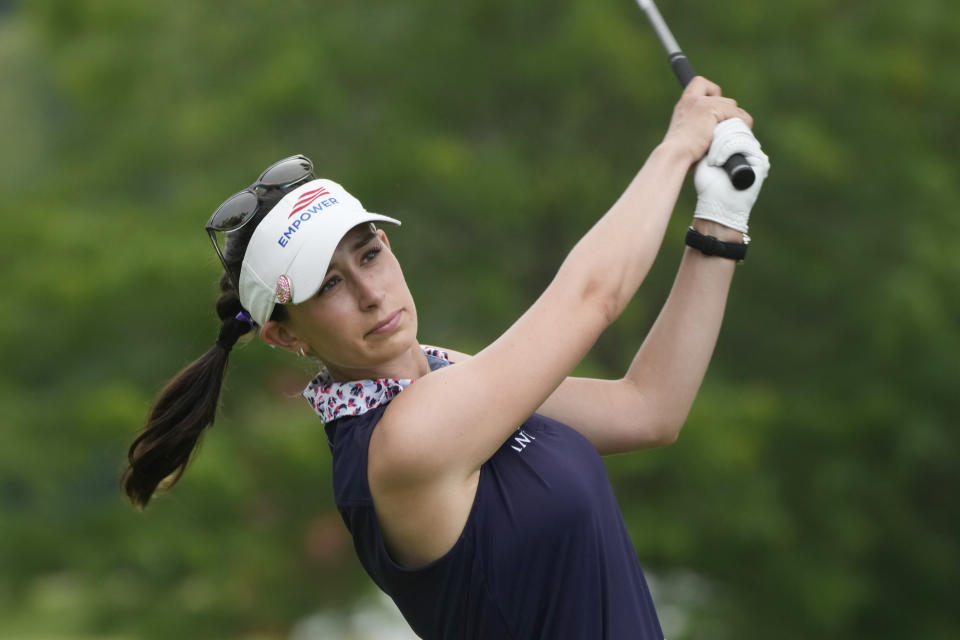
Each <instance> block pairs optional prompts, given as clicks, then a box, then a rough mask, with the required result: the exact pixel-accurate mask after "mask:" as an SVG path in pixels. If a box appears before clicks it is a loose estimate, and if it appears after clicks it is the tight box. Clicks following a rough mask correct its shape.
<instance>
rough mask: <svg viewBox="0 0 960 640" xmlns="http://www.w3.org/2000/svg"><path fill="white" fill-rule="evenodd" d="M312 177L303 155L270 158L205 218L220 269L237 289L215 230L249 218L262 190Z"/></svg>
mask: <svg viewBox="0 0 960 640" xmlns="http://www.w3.org/2000/svg"><path fill="white" fill-rule="evenodd" d="M313 177H314V176H313V162H311V161H310V158H308V157H307V156H304V155H300V154H297V155H295V156H290V157H289V158H284V159H283V160H280V161H278V162H274V163H273V164H272V165H270V166H269V167H267V169H266V170H265V171H264V172H263V173H261V174H260V177H259V178H257V180H256V181H255V182H254V183H253V184H251V185H250V186H249V187H247V188H246V189H244V190H243V191H240V192H238V193H235V194H233V195H232V196H230V197H229V198H227V199H226V200H224V201H223V204H221V205H220V206H219V207H217V210H216V211H214V212H213V215H212V216H210V219H209V220H207V224H206V226H205V228H206V230H207V235H209V236H210V242H212V243H213V248H214V249H216V251H217V256H218V257H219V258H220V262H221V264H223V270H224V271H226V272H227V273H228V274H229V275H230V279H231V280H233V281H234V282H233V286H234V287H235V289H236V291H237V293H240V283H239V282H237V281H236V280H235V279H234V277H233V274H232V273H230V269H229V268H228V267H227V261H226V259H225V258H224V257H223V251H224V250H223V248H221V247H220V243H219V242H217V234H218V233H227V232H230V231H236V230H237V229H240V228H241V227H243V226H244V225H246V224H247V223H248V222H250V221H251V220H253V219H254V218H255V217H256V213H257V211H258V210H259V209H260V198H261V197H262V196H263V195H265V194H266V193H268V192H270V191H272V190H274V189H280V190H281V191H284V192H286V191H290V190H291V189H293V188H295V187H297V186H299V185H301V184H303V183H304V182H307V181H308V180H311V179H312V178H313Z"/></svg>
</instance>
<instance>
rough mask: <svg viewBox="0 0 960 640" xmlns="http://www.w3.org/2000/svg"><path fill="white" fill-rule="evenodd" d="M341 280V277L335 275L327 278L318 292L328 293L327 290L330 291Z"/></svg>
mask: <svg viewBox="0 0 960 640" xmlns="http://www.w3.org/2000/svg"><path fill="white" fill-rule="evenodd" d="M339 281H340V278H338V277H337V276H334V277H332V278H330V279H329V280H327V281H326V282H324V283H323V285H322V286H321V287H320V289H319V291H317V293H318V294H322V293H326V292H327V291H330V290H331V289H333V288H334V287H335V286H336V284H337V283H338V282H339Z"/></svg>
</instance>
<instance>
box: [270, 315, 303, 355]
mask: <svg viewBox="0 0 960 640" xmlns="http://www.w3.org/2000/svg"><path fill="white" fill-rule="evenodd" d="M260 339H261V340H263V341H264V342H266V343H267V344H269V345H270V346H271V347H280V348H281V349H286V350H287V351H291V352H293V353H297V352H298V349H302V348H303V344H302V343H301V342H300V339H299V338H298V337H297V336H295V335H294V334H293V333H292V332H291V331H290V330H289V329H288V328H286V327H285V326H283V325H282V324H280V323H279V322H277V321H276V320H268V321H267V322H266V324H264V325H263V326H262V327H260Z"/></svg>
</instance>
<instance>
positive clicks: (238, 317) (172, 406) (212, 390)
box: [122, 189, 287, 508]
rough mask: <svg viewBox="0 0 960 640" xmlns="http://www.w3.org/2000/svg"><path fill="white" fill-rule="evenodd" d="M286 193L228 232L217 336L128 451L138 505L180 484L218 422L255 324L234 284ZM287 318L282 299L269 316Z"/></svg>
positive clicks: (126, 480)
mask: <svg viewBox="0 0 960 640" xmlns="http://www.w3.org/2000/svg"><path fill="white" fill-rule="evenodd" d="M283 195H284V191H283V190H280V189H277V190H275V191H270V192H268V193H266V194H265V195H263V196H261V198H260V208H259V211H258V212H257V214H256V217H255V218H254V219H253V220H251V221H250V222H249V223H247V224H246V225H244V226H243V227H241V228H240V229H237V230H236V231H232V232H230V233H228V234H227V237H226V247H225V249H224V260H225V262H226V265H227V269H228V270H229V271H224V273H223V274H222V275H221V277H220V297H219V298H217V302H216V311H217V317H219V318H220V332H219V334H218V335H217V339H216V341H215V342H214V343H213V346H211V347H210V349H208V350H207V352H206V353H204V354H203V355H202V356H200V357H199V358H197V359H196V360H194V361H193V362H191V363H190V364H189V365H187V366H186V367H185V368H184V369H183V370H181V371H180V373H178V374H177V375H176V376H174V377H173V379H171V380H170V382H168V383H167V385H166V386H165V387H164V388H163V390H161V391H160V394H159V395H158V396H157V400H156V402H155V403H154V405H153V407H152V409H151V410H150V413H149V414H148V416H147V422H146V426H145V427H144V429H143V431H142V432H141V433H140V434H139V435H138V436H137V438H136V439H135V440H134V441H133V444H131V445H130V449H129V450H128V452H127V463H128V464H127V468H126V470H125V472H124V474H123V479H122V485H123V490H124V492H125V493H126V494H127V497H128V498H129V499H130V501H131V502H132V503H133V504H134V505H135V506H138V507H141V508H142V507H145V506H146V505H147V503H149V502H150V498H151V497H153V495H154V493H155V492H156V491H157V488H158V487H159V486H160V485H161V483H162V484H163V485H164V486H163V489H165V490H167V489H170V488H171V487H173V485H174V484H176V482H177V481H178V480H179V479H180V478H181V477H182V476H183V473H184V471H186V468H187V464H188V463H189V461H190V458H191V454H192V453H193V451H194V449H195V448H196V445H197V443H198V442H199V440H200V437H201V436H202V435H203V432H204V430H205V429H206V428H207V427H210V426H212V425H213V422H214V420H215V418H216V413H217V407H218V405H219V398H220V388H221V386H222V384H223V378H224V374H225V372H226V368H227V360H228V358H229V355H230V350H231V349H233V346H234V345H235V344H236V343H237V340H239V339H240V337H241V336H243V335H244V334H246V333H248V332H249V331H251V330H252V329H253V328H254V327H255V324H254V323H253V321H252V320H251V319H250V316H249V314H248V313H247V312H246V310H245V309H244V308H243V305H242V304H241V303H240V294H239V292H238V291H237V290H236V288H235V287H234V283H235V282H239V280H240V266H241V264H242V263H243V256H244V254H245V253H246V250H247V245H248V244H249V242H250V238H251V237H252V236H253V232H254V230H255V229H256V227H257V225H259V224H260V221H261V220H263V217H264V216H265V215H266V214H267V213H268V212H269V211H270V209H272V208H273V207H274V205H276V203H277V202H279V201H280V198H282V197H283ZM286 317H287V313H286V309H285V308H284V307H283V305H279V304H278V305H276V306H275V307H274V311H273V314H272V315H271V316H270V319H271V320H276V321H283V320H284V319H286Z"/></svg>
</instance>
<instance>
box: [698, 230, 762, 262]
mask: <svg viewBox="0 0 960 640" xmlns="http://www.w3.org/2000/svg"><path fill="white" fill-rule="evenodd" d="M683 241H684V243H685V244H686V245H687V246H688V247H693V248H694V249H696V250H697V251H699V252H700V253H702V254H703V255H705V256H718V257H720V258H729V259H731V260H743V259H744V258H745V257H746V256H747V245H748V244H750V236H748V235H747V234H743V242H723V241H722V240H718V239H717V238H715V237H713V236H705V235H703V234H702V233H700V232H699V231H697V230H696V229H694V228H693V227H690V228H689V229H687V235H686V236H685V237H684V239H683Z"/></svg>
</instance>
